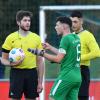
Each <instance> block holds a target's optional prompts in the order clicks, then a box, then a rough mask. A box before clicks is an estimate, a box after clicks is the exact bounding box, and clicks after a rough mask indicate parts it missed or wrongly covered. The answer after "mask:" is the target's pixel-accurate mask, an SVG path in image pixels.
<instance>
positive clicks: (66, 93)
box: [28, 17, 81, 100]
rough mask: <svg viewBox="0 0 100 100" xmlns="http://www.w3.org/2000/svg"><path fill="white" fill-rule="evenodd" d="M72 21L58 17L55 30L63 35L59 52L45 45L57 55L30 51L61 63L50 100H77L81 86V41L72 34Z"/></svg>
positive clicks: (45, 45)
mask: <svg viewBox="0 0 100 100" xmlns="http://www.w3.org/2000/svg"><path fill="white" fill-rule="evenodd" d="M71 27H72V21H71V20H70V18H68V17H58V18H57V20H56V26H55V29H56V31H57V34H58V35H62V39H61V41H60V46H59V50H57V49H56V48H54V47H52V46H51V45H48V43H45V44H44V48H45V49H49V50H50V51H52V52H54V53H55V54H56V55H51V54H48V53H46V52H44V51H43V50H41V51H40V50H37V49H28V50H29V51H30V52H32V53H33V54H36V55H41V56H43V57H45V58H47V59H48V60H50V61H53V62H57V63H61V70H60V73H59V76H58V78H57V79H56V81H55V82H54V85H53V87H52V89H51V92H50V98H49V100H77V99H78V91H79V87H80V84H81V73H80V48H81V47H80V39H79V37H78V36H77V35H76V34H71V33H70V28H71Z"/></svg>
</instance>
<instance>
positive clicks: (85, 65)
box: [70, 11, 100, 100]
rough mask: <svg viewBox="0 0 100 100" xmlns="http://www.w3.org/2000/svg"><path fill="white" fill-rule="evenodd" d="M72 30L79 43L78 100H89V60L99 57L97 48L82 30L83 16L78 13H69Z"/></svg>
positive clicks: (91, 35)
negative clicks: (80, 76) (79, 82)
mask: <svg viewBox="0 0 100 100" xmlns="http://www.w3.org/2000/svg"><path fill="white" fill-rule="evenodd" d="M70 16H71V20H72V29H73V31H74V32H75V34H77V35H78V36H79V37H80V41H81V75H82V83H81V87H80V90H79V100H88V99H89V84H90V71H89V66H90V60H91V59H94V58H96V57H100V49H99V46H98V44H97V42H96V40H95V38H94V36H93V34H92V33H91V32H89V31H87V30H84V29H83V15H82V13H81V12H80V11H73V12H72V13H71V15H70Z"/></svg>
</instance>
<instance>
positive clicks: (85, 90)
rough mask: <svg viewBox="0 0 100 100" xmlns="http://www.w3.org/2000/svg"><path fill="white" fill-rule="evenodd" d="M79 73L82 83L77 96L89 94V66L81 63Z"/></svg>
mask: <svg viewBox="0 0 100 100" xmlns="http://www.w3.org/2000/svg"><path fill="white" fill-rule="evenodd" d="M81 75H82V83H81V86H80V89H79V94H78V96H86V97H87V96H89V84H90V71H89V67H88V66H85V65H81Z"/></svg>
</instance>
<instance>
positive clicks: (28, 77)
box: [9, 68, 39, 99]
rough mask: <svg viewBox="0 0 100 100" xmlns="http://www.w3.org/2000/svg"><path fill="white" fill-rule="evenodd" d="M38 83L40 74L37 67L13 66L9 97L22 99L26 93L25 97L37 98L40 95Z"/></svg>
mask: <svg viewBox="0 0 100 100" xmlns="http://www.w3.org/2000/svg"><path fill="white" fill-rule="evenodd" d="M37 84H38V75H37V70H36V68H33V69H17V68H11V71H10V90H9V97H10V98H15V99H20V98H21V97H22V94H23V93H24V96H25V98H29V99H35V98H36V97H38V96H39V94H38V93H37Z"/></svg>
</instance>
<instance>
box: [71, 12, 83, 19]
mask: <svg viewBox="0 0 100 100" xmlns="http://www.w3.org/2000/svg"><path fill="white" fill-rule="evenodd" d="M70 16H71V17H78V18H82V17H83V15H82V13H81V12H80V11H79V10H74V11H73V12H72V13H71V15H70Z"/></svg>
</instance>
